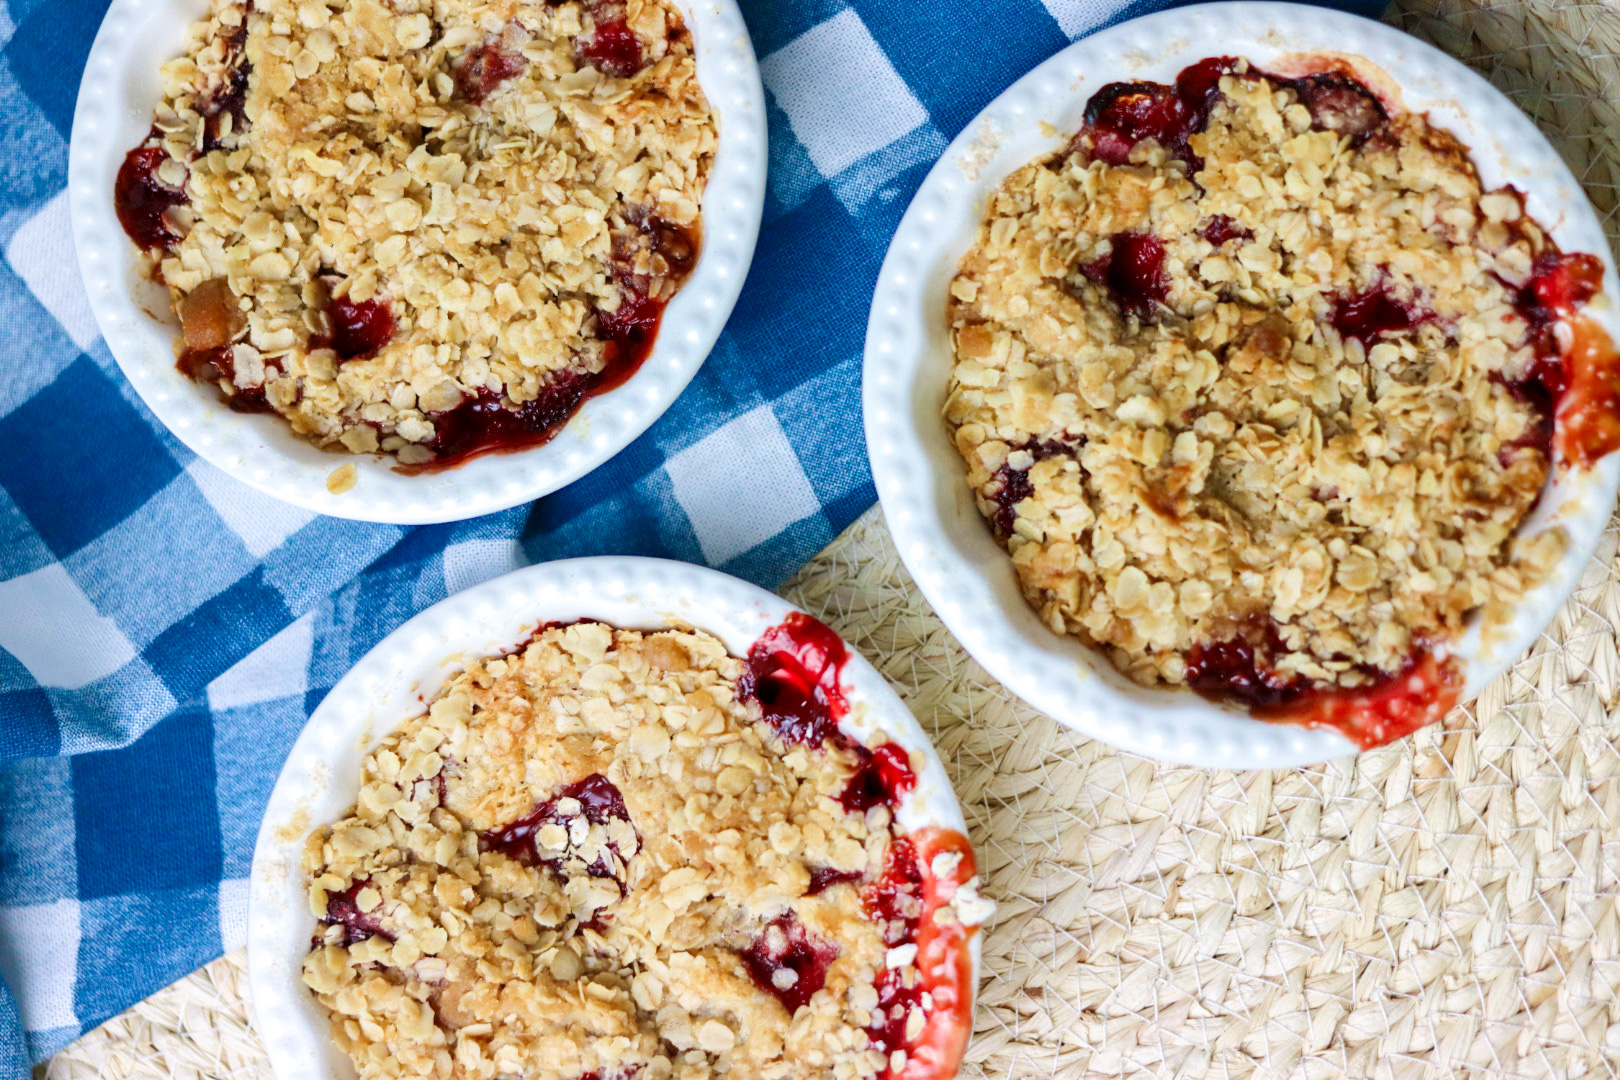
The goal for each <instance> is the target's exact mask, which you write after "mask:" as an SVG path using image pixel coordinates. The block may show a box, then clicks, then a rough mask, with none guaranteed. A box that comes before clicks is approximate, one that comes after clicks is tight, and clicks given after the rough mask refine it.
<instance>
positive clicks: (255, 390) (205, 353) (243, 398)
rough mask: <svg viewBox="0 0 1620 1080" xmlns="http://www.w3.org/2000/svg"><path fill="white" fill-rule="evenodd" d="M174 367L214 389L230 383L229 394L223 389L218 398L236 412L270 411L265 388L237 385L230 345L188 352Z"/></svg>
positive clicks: (188, 350)
mask: <svg viewBox="0 0 1620 1080" xmlns="http://www.w3.org/2000/svg"><path fill="white" fill-rule="evenodd" d="M174 366H175V367H176V368H178V369H179V370H180V373H181V374H182V375H185V376H186V377H187V378H188V379H194V380H195V381H197V382H200V383H206V384H208V385H210V386H214V387H219V385H220V383H221V382H222V381H223V382H225V383H228V384H230V386H231V389H230V391H229V392H226V391H224V390H220V395H219V398H220V400H221V401H223V402H224V403H225V404H226V405H229V406H230V407H231V409H233V410H234V411H236V412H243V413H255V412H269V411H270V403H269V402H268V401H266V400H265V396H264V387H263V386H237V385H236V364H235V363H234V360H233V356H232V353H231V346H229V345H223V346H220V347H218V348H213V349H187V350H185V351H184V352H182V353H181V354H180V359H179V360H178V361H177V362H176V363H175V365H174Z"/></svg>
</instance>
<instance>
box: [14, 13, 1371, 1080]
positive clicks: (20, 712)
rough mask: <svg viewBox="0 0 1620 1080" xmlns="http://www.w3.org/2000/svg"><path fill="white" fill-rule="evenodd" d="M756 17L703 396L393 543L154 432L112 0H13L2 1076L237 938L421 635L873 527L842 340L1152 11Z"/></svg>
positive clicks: (789, 564)
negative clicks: (728, 310) (905, 252)
mask: <svg viewBox="0 0 1620 1080" xmlns="http://www.w3.org/2000/svg"><path fill="white" fill-rule="evenodd" d="M742 3H743V8H744V12H745V14H746V15H747V18H748V22H749V27H750V30H751V31H752V34H753V38H754V46H755V48H756V50H757V51H758V54H759V56H760V58H761V63H760V67H761V70H762V72H763V73H764V79H765V86H766V90H767V93H768V96H769V103H770V127H771V147H770V149H771V172H770V185H769V194H768V197H767V200H768V201H767V205H766V209H765V223H764V229H763V232H762V235H761V237H760V242H759V254H758V257H757V259H756V262H755V265H754V268H753V271H752V273H751V274H750V276H749V279H748V283H747V286H746V288H745V289H744V291H743V295H742V300H741V302H740V303H739V304H738V306H737V311H736V314H735V315H734V317H733V318H732V320H731V322H730V325H729V326H728V328H727V330H726V332H725V334H724V336H723V337H722V338H721V339H720V342H719V344H718V345H717V346H716V348H715V350H714V353H713V354H712V355H711V356H710V358H709V360H708V362H707V364H706V365H705V366H704V368H703V370H702V372H701V373H700V374H699V375H698V377H697V379H696V381H695V382H694V383H693V384H692V386H691V387H690V388H689V389H688V390H687V391H686V393H685V394H684V395H683V396H682V397H681V399H680V400H679V401H678V402H677V403H676V404H675V407H674V408H673V409H671V410H670V412H669V413H668V414H667V415H666V416H665V417H664V418H663V419H662V420H661V421H660V422H659V423H657V424H656V425H654V427H653V428H652V429H651V430H650V431H648V432H647V434H646V435H644V436H643V437H642V438H640V439H639V440H637V441H636V442H635V443H634V444H633V445H632V446H630V447H629V448H628V449H626V450H625V451H624V452H622V453H621V454H619V455H618V456H617V457H616V458H614V459H613V460H612V461H611V462H609V463H608V464H607V465H605V466H603V467H602V468H600V469H598V470H597V471H596V472H595V473H593V474H591V475H590V476H588V477H586V478H584V479H582V480H580V481H579V482H577V483H575V484H574V485H573V486H571V487H569V488H568V489H566V490H564V491H561V492H559V493H557V494H555V495H553V496H551V497H549V498H546V499H543V500H541V501H540V502H538V503H536V504H535V505H533V506H530V507H522V508H518V509H515V510H510V511H507V512H504V513H501V514H495V515H492V516H490V517H486V518H481V519H478V520H475V521H469V522H463V523H460V524H454V525H438V526H424V527H420V528H414V529H408V528H397V527H393V526H383V525H366V524H358V523H354V522H346V521H337V520H333V519H329V518H320V517H315V516H313V515H311V514H308V513H306V512H304V511H301V510H297V509H294V508H292V507H290V506H285V505H282V504H280V503H277V502H275V501H273V500H271V499H268V498H266V497H264V496H261V495H259V494H257V493H255V492H254V491H251V490H249V489H248V488H245V487H243V486H242V485H240V484H238V483H236V482H235V481H233V480H231V479H229V478H227V477H226V476H224V475H223V474H221V473H219V472H218V471H216V470H215V469H213V468H212V467H210V466H209V465H207V464H205V463H204V462H202V461H200V460H198V459H197V458H196V457H194V456H193V455H192V454H191V453H190V452H188V451H187V450H186V449H185V448H184V447H182V446H181V445H180V444H179V443H178V442H177V441H176V440H175V439H173V438H172V437H171V436H169V435H168V434H167V433H166V432H164V431H163V430H162V429H161V428H160V427H159V425H158V424H157V423H156V422H155V421H154V419H153V418H152V416H151V415H150V414H149V413H148V412H147V411H146V409H145V408H143V407H142V406H141V404H140V402H139V401H138V400H137V399H136V397H135V395H134V393H133V391H132V390H131V389H130V387H129V385H128V383H126V382H125V381H124V380H123V378H122V377H121V376H120V375H119V373H118V370H117V368H116V367H115V365H114V364H113V362H112V358H111V356H110V355H109V354H108V352H107V349H106V345H105V344H104V343H103V342H102V341H101V340H100V337H99V335H98V333H97V331H96V327H95V322H94V320H93V319H92V318H91V315H90V311H89V306H88V302H87V301H86V299H85V295H84V291H83V288H82V286H81V285H80V283H79V278H78V273H77V270H76V268H75V261H74V256H73V251H72V242H71V240H70V238H69V227H68V210H67V200H66V196H65V194H64V191H63V186H64V183H65V181H66V173H67V139H68V133H69V127H70V124H71V120H72V111H73V104H74V98H75V92H76V89H77V85H78V75H79V72H80V71H82V69H83V66H84V59H85V56H86V54H87V53H88V51H89V48H90V42H91V40H92V39H93V37H94V35H95V31H96V28H97V26H98V25H99V23H100V20H101V16H102V14H103V12H104V11H105V8H106V0H0V42H3V45H0V121H3V122H0V254H3V261H0V327H3V328H4V339H3V340H4V342H5V344H4V345H3V346H0V355H3V359H0V977H3V979H4V984H3V985H0V1075H3V1076H6V1077H8V1078H9V1077H13V1076H14V1077H17V1078H18V1080H20V1078H21V1077H22V1076H24V1075H25V1070H26V1067H27V1063H28V1062H29V1061H30V1060H32V1061H40V1060H42V1059H43V1058H45V1057H46V1056H48V1055H49V1054H51V1053H52V1052H53V1051H55V1050H57V1049H59V1048H60V1047H62V1046H63V1045H65V1044H66V1043H68V1042H69V1041H71V1040H72V1039H73V1038H75V1037H76V1036H77V1035H79V1034H80V1033H81V1032H82V1031H85V1030H88V1029H89V1028H91V1027H93V1026H95V1025H96V1024H99V1023H100V1022H101V1021H103V1020H105V1019H106V1018H108V1017H110V1016H113V1015H115V1014H116V1013H118V1012H120V1011H122V1010H123V1009H125V1008H126V1007H128V1006H129V1005H131V1004H132V1003H134V1002H135V1001H138V1000H140V999H141V998H143V997H145V996H146V995H148V994H150V993H152V992H153V991H154V990H157V989H159V988H160V987H162V986H165V985H167V984H168V983H170V982H172V981H174V980H175V979H177V978H179V977H181V976H183V975H184V974H186V973H187V972H189V971H191V970H193V969H194V968H196V967H198V966H200V965H202V964H204V963H206V962H208V961H209V960H212V959H213V958H214V957H216V956H218V955H219V954H220V953H221V951H222V950H225V949H230V948H234V947H235V946H237V945H239V944H240V943H241V942H242V938H243V926H244V916H245V906H246V897H247V874H248V865H249V859H250V857H251V853H252V848H253V840H254V835H255V832H256V829H257V826H258V821H259V816H260V813H261V810H262V808H263V806H264V802H265V800H266V798H267V796H268V794H269V790H270V786H271V784H272V782H273V781H274V779H275V776H276V772H277V770H278V768H279V767H280V764H281V761H282V759H283V757H284V755H285V754H286V752H287V750H288V748H289V747H290V745H291V743H292V740H293V738H294V737H295V735H296V734H297V732H298V730H299V728H300V727H301V725H302V724H303V722H304V719H305V717H306V716H307V715H308V712H309V710H310V709H311V708H312V707H313V706H314V705H315V703H316V702H318V701H319V700H320V698H321V696H322V695H323V694H324V693H325V691H326V690H327V689H328V688H329V687H330V686H331V685H332V684H333V683H334V682H335V681H336V680H337V678H338V677H339V676H341V675H342V674H343V672H344V671H345V670H346V669H347V668H348V667H349V666H350V664H352V663H353V662H354V661H355V660H356V659H358V658H359V657H360V656H361V655H362V654H363V653H364V652H365V651H366V650H367V649H369V648H370V647H371V646H372V645H373V644H374V643H376V642H377V641H378V640H379V639H380V638H381V637H382V636H383V635H385V634H387V633H388V632H389V631H390V630H392V629H393V628H394V627H396V626H398V625H399V624H400V623H401V622H402V621H404V620H405V619H406V618H408V617H409V616H411V615H413V614H415V613H416V612H418V611H420V610H421V609H423V608H424V607H426V606H428V605H429V604H432V603H433V602H435V601H437V600H439V599H441V598H443V597H444V596H446V595H448V594H450V593H453V592H455V591H457V590H458V589H461V588H463V587H465V586H467V585H471V584H473V583H476V582H478V581H482V580H484V579H486V578H488V577H491V576H493V575H495V574H499V573H502V572H504V571H506V570H510V569H513V568H515V567H517V566H519V565H521V564H523V563H525V562H527V561H529V560H539V559H550V558H561V557H566V556H575V555H590V554H608V553H619V554H648V555H662V556H669V557H674V558H678V559H685V560H689V561H692V562H701V563H705V564H708V565H710V566H715V567H719V568H721V569H724V570H728V571H730V572H732V573H735V574H739V575H740V576H742V577H745V578H748V579H750V580H753V581H756V582H760V583H762V584H765V585H775V584H777V583H779V582H780V581H781V580H782V579H784V578H785V577H786V576H788V575H789V574H790V573H791V572H792V571H793V570H794V569H795V568H796V567H798V566H799V565H800V564H801V563H802V562H804V561H805V560H806V559H807V558H808V557H809V556H810V555H812V554H813V553H815V552H816V551H818V550H820V549H821V548H822V547H824V546H825V545H826V544H827V543H829V542H830V541H831V540H832V539H833V537H835V536H836V535H837V534H838V533H839V531H840V530H842V529H843V528H844V527H845V526H846V525H847V524H849V522H850V521H852V520H853V519H854V518H855V517H856V516H857V515H858V514H859V513H860V512H861V511H863V510H865V509H866V508H867V507H868V506H869V505H870V504H871V503H872V501H873V489H872V480H871V475H870V473H869V471H868V469H867V464H866V457H865V448H864V446H863V444H862V439H861V427H860V415H859V400H858V392H857V391H858V370H859V363H860V355H861V344H862V339H863V336H864V331H865V325H866V313H867V305H868V301H869V298H870V295H871V290H872V285H873V281H874V279H875V277H876V273H877V267H878V264H879V262H880V261H881V259H882V256H883V253H884V250H885V248H886V247H887V244H888V241H889V238H890V236H891V235H892V233H893V230H894V227H895V225H896V224H897V222H898V220H899V216H900V214H901V213H902V212H903V210H904V209H905V206H906V204H907V202H908V200H909V198H910V196H911V193H912V191H913V190H914V189H915V188H916V185H917V184H918V183H919V182H920V181H921V179H922V176H923V174H924V173H925V172H926V171H927V169H928V167H929V166H930V165H931V164H932V163H933V161H934V160H935V159H936V158H937V157H938V155H939V154H940V152H941V151H942V150H943V149H944V148H945V145H946V143H947V141H948V140H949V139H950V138H951V137H952V136H953V135H955V133H956V132H957V131H959V130H960V129H961V128H962V127H963V126H964V125H966V124H967V122H968V121H969V119H970V118H971V117H973V116H974V115H975V114H976V113H977V112H978V110H979V109H980V108H982V107H983V106H984V104H985V103H986V102H987V101H989V100H990V98H992V97H993V96H994V95H995V94H997V93H998V92H999V91H1001V90H1002V89H1003V88H1004V87H1005V86H1006V85H1007V84H1009V83H1011V82H1012V81H1013V80H1014V79H1015V78H1017V77H1018V76H1019V75H1021V74H1022V73H1024V72H1025V71H1027V70H1028V69H1029V68H1031V67H1033V66H1034V65H1035V64H1036V63H1038V62H1039V61H1041V60H1042V59H1044V58H1045V57H1047V56H1049V55H1050V54H1052V53H1053V52H1055V51H1057V50H1058V49H1059V48H1061V47H1062V46H1063V45H1064V44H1066V43H1067V42H1068V41H1069V40H1070V39H1072V38H1075V37H1078V36H1080V35H1081V34H1084V33H1087V32H1089V31H1091V30H1094V29H1096V28H1098V27H1100V26H1102V25H1105V24H1107V23H1111V22H1116V21H1119V20H1120V19H1124V18H1128V17H1130V16H1132V15H1136V14H1140V13H1142V12H1145V11H1148V10H1153V9H1155V8H1158V7H1162V6H1165V5H1163V4H1160V3H1153V2H1144V0H1135V2H1129V3H1126V2H1116V0H978V2H977V3H975V4H973V5H971V6H970V7H964V6H962V5H959V4H956V3H946V2H935V3H920V2H918V0H742ZM1348 3H1349V6H1351V7H1352V8H1354V7H1356V6H1358V4H1357V3H1356V0H1348ZM1359 6H1360V7H1361V8H1362V9H1363V10H1364V11H1367V10H1371V9H1373V8H1374V7H1375V5H1373V4H1369V3H1365V2H1362V3H1360V4H1359ZM159 59H160V58H158V57H154V58H153V63H157V62H158V61H159ZM7 987H9V992H8V990H7Z"/></svg>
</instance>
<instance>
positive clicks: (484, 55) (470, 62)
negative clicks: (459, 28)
mask: <svg viewBox="0 0 1620 1080" xmlns="http://www.w3.org/2000/svg"><path fill="white" fill-rule="evenodd" d="M528 67H529V61H528V60H526V59H524V57H523V54H522V53H516V52H512V51H510V50H509V49H507V48H506V47H505V46H503V45H502V44H501V42H500V41H499V40H496V41H487V42H485V43H484V44H482V45H480V46H479V47H478V48H476V49H474V50H472V51H471V52H469V53H468V54H467V56H466V59H464V60H462V62H461V66H460V67H458V68H456V96H457V97H459V98H461V99H462V100H463V101H469V102H471V103H472V104H474V105H482V104H483V103H484V101H485V99H486V98H488V97H489V95H491V94H493V93H494V92H495V91H496V90H497V89H499V88H500V86H501V84H503V83H505V82H507V81H508V80H510V79H515V78H517V76H519V75H521V74H523V72H524V71H526V70H528Z"/></svg>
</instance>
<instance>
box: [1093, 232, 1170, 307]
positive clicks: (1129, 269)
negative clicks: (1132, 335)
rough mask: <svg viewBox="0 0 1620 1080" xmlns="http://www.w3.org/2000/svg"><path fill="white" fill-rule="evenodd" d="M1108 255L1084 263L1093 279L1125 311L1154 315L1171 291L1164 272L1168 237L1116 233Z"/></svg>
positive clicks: (1111, 240) (1149, 234) (1112, 238)
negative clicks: (1161, 238)
mask: <svg viewBox="0 0 1620 1080" xmlns="http://www.w3.org/2000/svg"><path fill="white" fill-rule="evenodd" d="M1110 243H1111V245H1112V248H1111V250H1110V251H1109V253H1108V254H1107V255H1104V256H1103V257H1102V258H1100V259H1094V260H1092V261H1091V262H1089V263H1085V264H1084V265H1082V266H1081V267H1080V272H1081V273H1082V274H1084V275H1085V276H1086V277H1087V278H1088V279H1090V281H1091V282H1092V283H1093V284H1095V285H1098V286H1101V287H1102V288H1105V289H1107V290H1108V294H1109V295H1110V296H1112V297H1113V298H1114V302H1115V303H1116V304H1118V305H1119V307H1120V310H1121V311H1125V312H1128V313H1130V314H1132V315H1135V316H1136V317H1137V318H1139V319H1147V318H1150V317H1151V316H1152V315H1153V313H1154V312H1155V311H1157V310H1158V305H1160V304H1162V303H1164V299H1165V297H1166V296H1167V295H1169V292H1170V283H1169V280H1168V279H1167V278H1166V276H1165V272H1164V241H1163V240H1160V239H1159V238H1158V237H1157V236H1154V235H1152V234H1151V233H1115V234H1114V235H1113V236H1112V237H1111V238H1110Z"/></svg>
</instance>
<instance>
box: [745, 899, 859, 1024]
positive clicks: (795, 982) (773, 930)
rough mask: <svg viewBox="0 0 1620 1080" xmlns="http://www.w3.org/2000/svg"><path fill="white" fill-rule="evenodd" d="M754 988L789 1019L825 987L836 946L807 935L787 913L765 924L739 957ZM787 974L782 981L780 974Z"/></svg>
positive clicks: (788, 912)
mask: <svg viewBox="0 0 1620 1080" xmlns="http://www.w3.org/2000/svg"><path fill="white" fill-rule="evenodd" d="M740 955H741V956H742V961H743V965H744V966H745V967H747V968H748V974H749V975H750V976H752V977H753V980H754V984H755V985H756V986H758V987H759V988H760V989H761V990H763V991H765V992H766V993H767V994H770V995H771V996H772V997H774V998H776V1000H777V1001H780V1002H781V1003H782V1007H783V1008H784V1009H786V1010H787V1011H788V1015H789V1016H792V1015H793V1014H794V1013H796V1012H798V1011H799V1010H800V1009H801V1008H803V1007H804V1006H805V1005H806V1004H807V1003H808V1002H809V1001H810V999H811V998H813V997H815V996H816V991H818V990H820V989H821V988H822V987H823V986H825V985H827V971H828V970H829V969H830V968H831V967H832V965H833V961H835V960H837V959H838V946H836V945H834V944H832V943H831V942H828V941H823V940H822V939H821V938H818V937H816V936H814V935H813V934H811V933H810V932H809V931H808V930H806V929H805V928H804V924H803V923H801V922H799V917H798V916H797V915H795V914H794V913H793V912H791V911H787V912H784V913H783V914H781V915H778V916H777V917H776V918H774V919H772V920H771V921H770V922H768V923H766V924H765V929H764V931H763V932H762V933H760V935H759V936H758V937H756V938H755V939H754V940H753V943H752V944H750V945H749V946H748V947H747V948H746V949H743V950H742V952H741V954H740ZM784 971H785V972H789V973H790V974H789V976H788V977H786V978H783V977H782V976H781V974H780V973H781V972H784Z"/></svg>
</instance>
